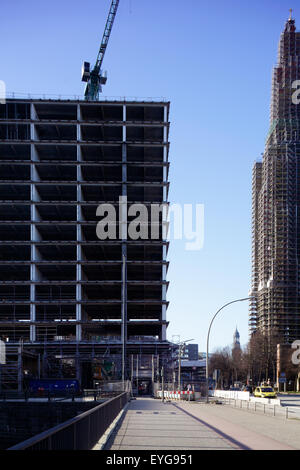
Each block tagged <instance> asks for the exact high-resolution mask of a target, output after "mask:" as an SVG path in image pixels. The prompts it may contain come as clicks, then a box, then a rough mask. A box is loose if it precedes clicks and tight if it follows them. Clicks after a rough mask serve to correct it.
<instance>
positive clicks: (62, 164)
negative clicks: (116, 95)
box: [0, 99, 170, 390]
mask: <svg viewBox="0 0 300 470" xmlns="http://www.w3.org/2000/svg"><path fill="white" fill-rule="evenodd" d="M168 135H169V103H168V102H165V101H163V100H157V101H154V100H149V101H125V100H124V101H105V100H103V101H100V102H92V101H91V102H89V101H82V100H53V99H52V100H47V99H42V100H41V99H38V100H34V99H8V100H7V101H6V104H1V105H0V219H1V225H0V265H1V266H0V338H2V340H3V341H5V345H6V358H7V360H6V365H2V367H1V375H2V381H1V384H2V388H5V387H6V388H14V387H18V389H19V390H20V389H22V387H23V386H24V377H26V376H28V377H76V378H77V379H78V381H79V382H80V384H81V386H82V387H91V386H93V384H94V381H95V380H96V379H99V380H100V381H101V380H113V379H114V380H117V379H121V378H125V379H130V378H133V377H135V378H136V379H137V378H138V376H139V375H140V377H141V379H142V378H143V377H144V379H145V380H146V381H147V380H149V370H150V371H152V372H151V373H150V379H152V380H154V378H153V368H155V375H156V374H157V373H158V370H159V368H160V367H161V364H162V363H163V357H164V356H165V355H167V354H168V351H169V348H170V345H169V343H168V342H167V340H166V328H167V319H166V311H167V306H168V303H167V299H166V294H167V287H168V283H167V280H166V275H167V268H168V262H167V251H168V242H167V240H166V239H165V237H164V235H163V230H162V224H163V220H162V217H160V218H159V235H158V236H157V237H156V238H155V239H152V238H151V237H150V236H149V237H144V238H137V239H130V238H129V237H126V236H124V233H123V235H122V236H121V234H120V233H118V231H117V233H116V238H115V239H110V238H107V239H99V237H98V235H97V231H96V228H97V223H98V222H99V221H100V219H101V217H99V214H98V213H97V208H98V207H99V205H100V204H104V203H105V204H111V205H112V206H113V207H114V208H115V210H116V215H117V219H116V227H118V226H119V222H120V204H119V201H120V197H121V196H122V201H123V204H124V201H127V206H126V207H125V210H127V207H129V206H130V205H131V204H133V203H135V204H144V205H145V206H146V207H147V208H150V206H151V204H162V203H166V204H167V201H168V185H169V183H168V169H169V162H168V154H169V142H168ZM122 208H123V209H122V210H124V205H123V206H122ZM103 215H105V214H104V212H102V216H103ZM122 221H123V222H124V219H122ZM129 223H130V219H128V221H127V222H125V225H126V227H127V226H128V224H129ZM122 230H124V227H123V229H122ZM124 358H125V359H124ZM153 364H155V366H153ZM122 372H123V375H122ZM151 374H152V376H151Z"/></svg>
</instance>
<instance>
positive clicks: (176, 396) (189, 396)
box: [156, 390, 195, 401]
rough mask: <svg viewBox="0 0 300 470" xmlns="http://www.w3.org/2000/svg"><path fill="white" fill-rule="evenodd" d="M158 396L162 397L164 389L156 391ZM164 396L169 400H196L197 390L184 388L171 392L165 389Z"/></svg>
mask: <svg viewBox="0 0 300 470" xmlns="http://www.w3.org/2000/svg"><path fill="white" fill-rule="evenodd" d="M156 398H162V391H161V390H158V391H157V393H156ZM164 398H167V399H168V400H187V401H194V400H195V392H193V391H192V390H183V391H179V390H176V391H175V392H169V391H167V390H165V391H164Z"/></svg>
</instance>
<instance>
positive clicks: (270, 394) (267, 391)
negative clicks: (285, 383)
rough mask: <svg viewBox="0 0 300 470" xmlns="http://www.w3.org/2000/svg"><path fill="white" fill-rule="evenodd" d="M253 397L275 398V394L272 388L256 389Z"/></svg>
mask: <svg viewBox="0 0 300 470" xmlns="http://www.w3.org/2000/svg"><path fill="white" fill-rule="evenodd" d="M253 395H254V396H255V397H261V398H276V393H275V392H274V390H273V388H272V387H256V389H255V390H254V394H253Z"/></svg>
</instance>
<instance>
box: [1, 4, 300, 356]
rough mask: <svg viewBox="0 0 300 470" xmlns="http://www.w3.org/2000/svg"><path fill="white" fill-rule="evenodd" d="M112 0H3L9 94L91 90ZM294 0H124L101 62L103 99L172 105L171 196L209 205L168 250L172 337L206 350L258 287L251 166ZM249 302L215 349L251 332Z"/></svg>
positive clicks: (298, 13) (299, 12)
mask: <svg viewBox="0 0 300 470" xmlns="http://www.w3.org/2000/svg"><path fill="white" fill-rule="evenodd" d="M109 6H110V0H86V1H85V2H74V1H73V0H72V1H71V0H60V1H58V0H52V1H51V2H41V1H40V0H39V1H37V0H27V1H26V2H24V1H23V0H14V1H13V2H9V1H7V0H4V1H3V2H2V5H1V8H2V24H1V30H0V52H1V65H0V80H4V81H5V82H6V86H7V91H10V92H12V91H14V92H26V93H29V92H30V93H38V94H43V93H54V94H69V95H70V94H77V95H83V90H84V84H83V83H82V82H81V81H80V72H81V64H82V61H83V60H88V61H90V62H92V63H93V62H94V61H95V58H96V55H97V51H98V47H99V41H100V39H101V37H102V32H103V29H104V25H105V21H106V16H107V13H108V9H109ZM289 8H294V10H293V11H294V13H293V16H294V17H295V19H296V25H297V18H299V21H298V24H299V25H300V7H299V6H298V5H297V2H296V1H295V0H289V1H285V0H259V1H258V0H253V1H252V2H244V1H241V0H226V1H225V0H215V1H214V2H210V1H203V0H186V1H184V2H183V1H182V0H180V1H179V0H120V7H119V11H118V14H117V18H116V21H115V24H114V27H113V31H112V36H111V39H110V43H109V46H108V50H107V53H106V57H105V60H104V68H105V69H107V71H108V81H107V85H106V86H105V89H104V95H107V96H127V97H130V96H132V97H137V98H138V97H151V96H152V97H159V96H163V97H166V98H167V99H169V100H170V101H171V113H170V121H171V131H170V141H171V149H170V161H171V168H170V181H171V188H170V201H171V202H172V203H181V204H183V203H193V204H196V203H202V204H204V205H205V242H204V247H203V249H202V250H201V251H198V252H187V251H185V250H184V242H180V241H175V242H173V243H172V244H171V247H170V250H169V259H170V269H169V273H168V279H169V281H170V288H169V295H168V300H169V301H170V307H169V310H168V320H169V321H170V326H169V329H168V336H169V339H171V338H172V335H180V337H181V339H182V340H184V339H190V338H194V339H195V342H198V343H199V348H200V350H204V349H205V338H206V332H207V328H208V324H209V319H210V318H211V316H212V314H213V313H214V312H215V311H216V310H217V309H218V308H219V307H220V306H221V305H223V304H224V303H226V302H227V301H230V300H232V299H235V298H239V297H245V296H247V294H248V290H249V286H250V268H251V266H250V261H251V169H252V165H253V162H254V161H255V160H256V159H258V158H260V155H261V153H262V152H263V149H264V140H265V137H266V134H267V131H268V124H269V102H270V91H271V71H272V66H273V65H274V64H275V63H276V58H277V44H278V40H279V35H280V32H281V31H282V29H283V27H284V23H285V21H286V19H287V18H288V16H289ZM247 324H248V305H247V303H243V304H242V303H241V304H236V305H233V306H231V307H229V308H228V309H227V310H224V311H223V313H222V314H221V315H220V317H219V318H218V319H217V320H216V323H215V326H214V328H213V330H212V335H211V349H214V348H216V347H221V346H226V345H228V344H230V343H231V342H232V335H233V332H234V330H235V327H236V325H237V326H238V329H239V331H240V333H241V342H242V343H243V344H244V343H246V342H247V338H248V326H247Z"/></svg>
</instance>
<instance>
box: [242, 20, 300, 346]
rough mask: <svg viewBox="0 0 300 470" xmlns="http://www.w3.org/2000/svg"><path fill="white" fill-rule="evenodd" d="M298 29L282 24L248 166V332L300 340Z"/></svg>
mask: <svg viewBox="0 0 300 470" xmlns="http://www.w3.org/2000/svg"><path fill="white" fill-rule="evenodd" d="M299 78H300V33H299V32H296V27H295V21H294V19H292V18H291V17H290V18H289V20H288V21H287V22H286V25H285V28H284V31H283V32H282V34H281V37H280V42H279V48H278V63H277V65H276V66H275V67H274V71H273V79H272V98H271V115H270V131H269V134H268V136H267V140H266V147H265V152H264V154H263V158H262V162H257V163H255V165H254V169H253V186H252V201H253V205H252V235H253V245H252V289H251V292H252V294H254V295H255V298H254V299H253V300H252V302H251V305H250V322H249V326H250V332H254V331H256V330H259V331H261V332H263V333H266V334H267V335H269V336H272V335H273V336H274V335H277V337H278V339H279V340H280V341H281V342H283V343H291V342H293V341H294V340H296V339H299V338H300V296H299V294H300V291H299V288H300V285H299V281H300V263H299V261H300V259H299V258H300V239H299V236H300V212H299V204H300V185H299V183H300V164H299V163H300V107H299V105H297V104H296V103H295V102H293V101H294V100H293V93H294V92H295V84H294V81H296V80H299Z"/></svg>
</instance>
